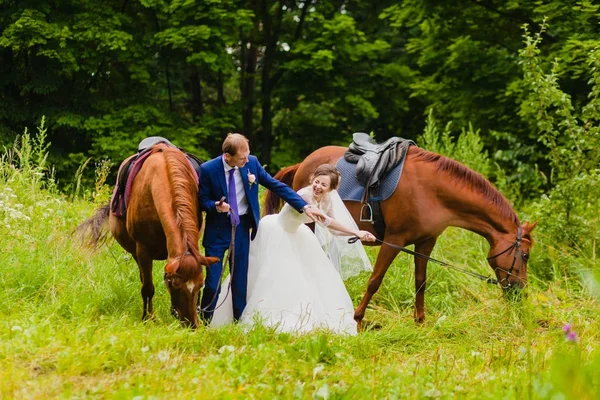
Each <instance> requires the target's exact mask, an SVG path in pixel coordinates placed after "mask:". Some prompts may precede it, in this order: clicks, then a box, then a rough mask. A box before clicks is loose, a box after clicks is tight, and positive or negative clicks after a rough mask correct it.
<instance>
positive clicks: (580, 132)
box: [519, 25, 600, 254]
mask: <svg viewBox="0 0 600 400" xmlns="http://www.w3.org/2000/svg"><path fill="white" fill-rule="evenodd" d="M545 29H546V27H545V25H544V26H542V28H541V31H540V32H539V33H537V34H535V35H534V36H531V35H530V33H529V31H528V30H527V28H525V34H524V43H525V47H524V48H523V50H521V52H520V56H521V58H522V60H523V72H524V78H523V83H524V84H525V89H524V94H523V96H524V100H523V102H522V103H521V108H520V111H519V113H520V115H521V116H522V117H523V119H527V120H530V121H531V124H532V125H533V127H532V129H535V132H536V133H537V140H538V141H539V142H540V143H541V144H542V145H543V146H544V147H545V148H546V149H547V151H545V152H544V154H545V158H546V160H547V161H548V164H549V165H550V167H551V173H550V176H549V181H550V182H551V183H552V185H553V188H552V190H550V191H549V192H548V193H547V194H546V195H544V196H543V197H542V199H541V201H540V202H538V203H537V204H536V205H535V206H534V207H533V214H534V215H535V217H536V218H540V219H541V220H543V221H544V224H543V228H542V229H543V232H544V233H545V234H546V235H547V236H548V239H549V240H548V244H550V245H552V246H555V247H559V248H560V247H562V246H571V247H573V248H574V249H577V251H581V252H582V253H583V254H595V253H596V251H597V250H596V249H597V246H598V240H599V239H600V231H599V230H598V215H599V211H600V200H599V199H600V179H599V177H600V170H599V169H598V165H600V152H599V151H598V148H599V146H600V123H599V122H600V98H599V96H598V94H599V93H600V69H599V68H598V67H599V66H600V58H599V56H598V52H597V51H596V50H592V51H590V52H589V53H588V57H589V58H588V60H589V61H588V63H589V65H590V66H591V68H590V71H589V73H588V83H589V85H590V92H589V95H588V102H587V103H586V104H581V105H573V103H572V100H571V96H570V95H569V94H567V93H565V92H564V91H563V90H562V89H561V88H560V85H559V80H558V70H559V60H558V59H557V60H555V61H554V62H553V63H552V66H551V69H550V72H546V71H545V66H544V64H543V62H542V61H541V60H540V57H539V54H540V51H539V46H540V42H541V40H542V34H543V33H544V31H545Z"/></svg>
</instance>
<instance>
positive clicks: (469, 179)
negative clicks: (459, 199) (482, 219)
mask: <svg viewBox="0 0 600 400" xmlns="http://www.w3.org/2000/svg"><path fill="white" fill-rule="evenodd" d="M411 153H413V154H414V156H415V157H416V158H417V159H418V160H422V161H425V162H431V163H435V166H436V169H437V170H438V171H440V172H446V173H447V174H448V175H450V176H451V177H452V178H453V179H454V180H455V181H456V182H458V183H464V184H466V185H467V186H468V187H470V188H471V189H473V190H474V191H476V192H478V193H480V194H481V195H483V197H484V198H485V199H487V200H488V201H490V202H491V203H492V204H493V205H494V206H495V207H497V209H498V210H499V211H500V213H501V214H502V216H504V217H505V218H508V219H510V220H512V221H513V222H514V223H515V224H516V225H517V226H518V225H520V222H519V217H518V216H517V214H516V213H515V211H514V210H513V208H512V206H511V205H510V203H509V202H508V200H506V198H505V197H504V196H503V195H502V193H500V192H499V191H498V189H496V188H495V187H494V186H493V185H492V184H491V183H490V181H488V180H487V179H486V178H484V177H483V175H481V174H480V173H478V172H476V171H474V170H472V169H470V168H468V167H466V166H465V165H463V164H461V163H459V162H458V161H455V160H453V159H451V158H448V157H445V156H442V155H440V154H437V153H432V152H430V151H427V150H423V149H421V148H419V147H416V146H412V147H411Z"/></svg>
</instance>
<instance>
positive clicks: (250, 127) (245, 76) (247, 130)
mask: <svg viewBox="0 0 600 400" xmlns="http://www.w3.org/2000/svg"><path fill="white" fill-rule="evenodd" d="M258 29H259V18H255V19H254V28H253V30H252V32H251V33H250V37H249V38H247V39H246V38H242V49H241V52H240V55H241V63H242V75H241V82H240V86H241V93H242V121H243V133H244V135H246V137H247V138H248V139H249V140H250V142H251V143H252V141H253V139H254V107H255V106H256V95H255V92H254V90H255V87H256V63H257V59H258V47H257V46H256V39H255V38H256V36H257V32H258ZM248 45H249V46H250V48H248Z"/></svg>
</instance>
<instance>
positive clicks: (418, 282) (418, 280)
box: [414, 238, 437, 323]
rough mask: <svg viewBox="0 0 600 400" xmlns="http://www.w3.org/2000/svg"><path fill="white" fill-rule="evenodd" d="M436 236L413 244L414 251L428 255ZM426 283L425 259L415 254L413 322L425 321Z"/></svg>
mask: <svg viewBox="0 0 600 400" xmlns="http://www.w3.org/2000/svg"><path fill="white" fill-rule="evenodd" d="M436 241H437V238H431V239H429V240H426V241H424V242H421V243H417V244H415V251H416V252H417V253H421V254H423V255H426V256H429V255H430V254H431V251H432V250H433V247H434V246H435V242H436ZM426 284H427V260H425V259H423V258H420V257H416V256H415V289H416V299H415V313H414V317H415V322H417V323H422V322H423V321H425V286H426Z"/></svg>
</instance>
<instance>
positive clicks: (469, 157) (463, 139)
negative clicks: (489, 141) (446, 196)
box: [417, 109, 492, 178]
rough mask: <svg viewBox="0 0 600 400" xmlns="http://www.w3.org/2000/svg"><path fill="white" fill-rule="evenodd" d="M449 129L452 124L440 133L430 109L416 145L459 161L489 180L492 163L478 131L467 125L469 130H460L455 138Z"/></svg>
mask: <svg viewBox="0 0 600 400" xmlns="http://www.w3.org/2000/svg"><path fill="white" fill-rule="evenodd" d="M451 127H452V124H451V123H450V122H449V123H447V124H446V126H445V127H444V130H443V131H442V132H440V131H439V129H438V127H437V124H436V121H435V119H434V118H433V109H430V110H429V115H428V116H427V125H426V126H425V130H424V131H423V135H421V136H419V137H418V138H417V144H418V145H419V146H420V147H422V148H424V149H426V150H429V151H432V152H434V153H438V154H442V155H444V156H446V157H450V158H453V159H455V160H457V161H460V162H461V163H463V164H465V165H466V166H468V167H469V168H471V169H474V170H475V171H477V172H479V173H480V174H482V175H483V176H485V177H488V178H489V177H490V175H491V174H492V162H491V160H490V157H489V156H488V153H487V151H486V150H485V149H484V144H483V141H482V139H481V136H480V130H473V125H471V124H470V123H469V129H468V130H466V129H465V128H462V130H461V132H460V133H459V134H458V135H456V137H455V135H453V134H452V131H451Z"/></svg>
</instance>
